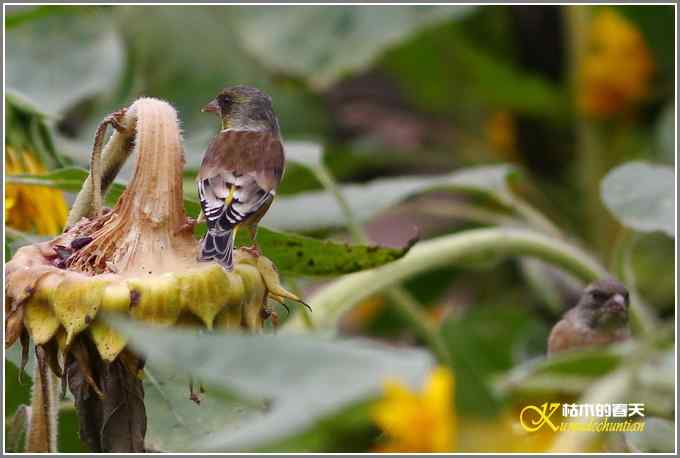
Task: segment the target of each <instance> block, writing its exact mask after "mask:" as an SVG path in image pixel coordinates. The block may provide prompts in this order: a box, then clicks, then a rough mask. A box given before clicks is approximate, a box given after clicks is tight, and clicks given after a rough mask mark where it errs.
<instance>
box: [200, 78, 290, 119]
mask: <svg viewBox="0 0 680 458" xmlns="http://www.w3.org/2000/svg"><path fill="white" fill-rule="evenodd" d="M201 111H203V112H209V113H217V114H218V115H219V116H220V119H221V121H222V128H223V129H230V128H231V129H249V130H265V129H274V130H278V122H277V120H276V115H275V114H274V110H273V109H272V99H271V97H269V96H268V95H267V94H265V93H264V92H262V91H260V90H259V89H257V88H254V87H251V86H233V87H228V88H225V89H223V90H222V92H220V93H219V94H217V97H215V98H214V99H213V100H211V101H210V103H208V104H207V105H206V106H205V107H203V109H202V110H201Z"/></svg>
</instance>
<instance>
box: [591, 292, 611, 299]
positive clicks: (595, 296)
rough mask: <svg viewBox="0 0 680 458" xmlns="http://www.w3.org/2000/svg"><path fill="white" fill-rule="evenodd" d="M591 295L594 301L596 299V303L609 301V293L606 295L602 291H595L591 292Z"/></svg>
mask: <svg viewBox="0 0 680 458" xmlns="http://www.w3.org/2000/svg"><path fill="white" fill-rule="evenodd" d="M590 294H591V295H592V296H593V299H595V300H596V301H605V300H607V293H604V292H602V291H599V290H595V291H593V292H591V293H590Z"/></svg>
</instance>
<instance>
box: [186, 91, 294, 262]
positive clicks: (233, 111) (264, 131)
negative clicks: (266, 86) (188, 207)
mask: <svg viewBox="0 0 680 458" xmlns="http://www.w3.org/2000/svg"><path fill="white" fill-rule="evenodd" d="M202 111H204V112H211V113H217V114H218V115H219V117H220V120H221V127H222V129H221V130H220V132H219V133H218V134H217V135H216V136H215V138H214V139H213V140H212V141H211V142H210V145H208V149H207V150H206V152H205V155H204V157H203V162H202V163H201V168H200V170H199V172H198V176H197V182H198V196H199V198H200V201H201V208H202V210H203V212H202V216H203V217H204V218H205V220H206V222H207V225H208V232H207V233H206V235H205V237H203V240H202V241H201V252H200V254H199V260H200V261H215V262H218V263H219V264H220V265H222V266H223V267H224V268H225V269H227V270H231V269H232V268H233V250H234V240H235V238H236V232H237V231H238V229H239V228H240V227H241V226H245V227H247V228H248V229H249V231H250V235H251V237H252V239H253V247H250V248H249V249H250V250H252V251H253V252H254V254H256V255H259V253H260V251H259V248H258V246H257V243H256V242H255V236H256V233H257V223H258V222H259V221H260V219H261V218H262V217H263V216H264V214H265V213H266V212H267V210H268V209H269V206H270V205H271V203H272V200H273V199H274V195H275V193H276V188H277V186H278V185H279V183H280V181H281V177H282V176H283V170H284V164H285V157H284V151H283V142H282V140H281V135H280V133H279V123H278V120H277V119H276V115H275V114H274V111H273V109H272V100H271V98H270V97H269V96H267V95H266V94H265V93H263V92H261V91H260V90H258V89H256V88H254V87H249V86H234V87H230V88H226V89H224V90H223V91H222V92H220V93H219V94H218V95H217V97H215V99H214V100H212V101H211V102H210V103H208V105H206V106H205V107H204V108H203V110H202Z"/></svg>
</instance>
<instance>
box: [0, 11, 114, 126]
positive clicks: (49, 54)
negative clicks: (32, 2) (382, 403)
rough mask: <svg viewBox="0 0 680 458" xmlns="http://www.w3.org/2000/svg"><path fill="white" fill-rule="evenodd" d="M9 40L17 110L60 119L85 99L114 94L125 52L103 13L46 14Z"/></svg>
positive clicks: (10, 90)
mask: <svg viewBox="0 0 680 458" xmlns="http://www.w3.org/2000/svg"><path fill="white" fill-rule="evenodd" d="M71 8H74V7H71ZM5 38H6V40H7V42H6V44H5V51H6V53H7V54H6V56H5V57H6V61H7V74H6V81H5V84H6V90H7V94H8V96H9V97H10V98H11V99H12V100H13V101H14V102H15V103H16V104H17V105H19V106H29V107H31V108H32V109H33V110H35V111H37V112H41V113H46V114H48V115H51V116H55V117H58V116H60V115H62V114H63V113H64V112H65V110H67V109H68V108H70V107H72V106H74V104H76V103H77V102H79V101H81V100H83V99H85V98H88V97H92V96H94V95H99V94H105V95H110V94H111V93H113V92H115V90H116V87H117V83H118V80H119V78H120V76H121V73H122V69H123V60H124V51H123V47H122V43H121V41H120V39H119V37H118V35H117V33H116V31H115V29H114V27H113V24H112V22H111V20H110V17H109V16H108V15H107V14H105V13H104V12H103V11H95V10H83V9H80V10H79V14H52V15H46V16H42V17H40V18H39V19H37V20H30V21H25V22H22V23H21V24H20V25H18V26H16V27H14V28H12V29H10V30H8V31H7V34H6V36H5Z"/></svg>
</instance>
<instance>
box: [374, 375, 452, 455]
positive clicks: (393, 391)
mask: <svg viewBox="0 0 680 458" xmlns="http://www.w3.org/2000/svg"><path fill="white" fill-rule="evenodd" d="M372 416H373V420H374V421H375V422H376V424H377V425H378V426H379V427H380V429H382V430H383V431H384V432H385V436H386V437H387V438H388V441H387V442H386V443H385V444H383V445H382V446H381V447H380V448H379V449H378V450H376V451H379V452H450V451H452V450H453V449H454V448H455V446H456V440H455V435H456V416H455V413H454V409H453V374H451V371H450V370H449V369H448V368H445V367H438V368H436V369H434V370H433V371H432V372H431V373H430V376H429V377H428V380H427V381H426V383H425V387H424V388H423V391H422V392H421V393H414V392H413V391H411V390H409V389H408V388H407V387H406V386H404V385H403V384H402V383H400V382H398V381H388V382H386V383H385V397H384V398H383V399H382V400H380V401H379V402H378V403H377V404H376V405H375V406H374V408H373V411H372Z"/></svg>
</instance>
